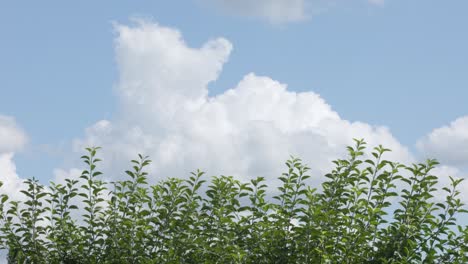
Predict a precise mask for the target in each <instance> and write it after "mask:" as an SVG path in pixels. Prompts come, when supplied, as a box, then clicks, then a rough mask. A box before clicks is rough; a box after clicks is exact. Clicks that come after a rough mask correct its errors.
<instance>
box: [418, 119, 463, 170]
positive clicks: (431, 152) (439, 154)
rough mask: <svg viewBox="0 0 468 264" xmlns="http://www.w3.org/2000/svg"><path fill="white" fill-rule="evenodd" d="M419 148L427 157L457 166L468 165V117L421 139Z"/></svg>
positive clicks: (435, 130) (437, 129)
mask: <svg viewBox="0 0 468 264" xmlns="http://www.w3.org/2000/svg"><path fill="white" fill-rule="evenodd" d="M416 146H417V148H418V149H419V150H420V151H421V152H422V153H423V154H424V155H425V156H430V157H433V158H437V159H438V160H440V161H441V162H443V163H446V164H449V165H455V166H467V165H468V116H464V117H460V118H458V119H456V120H455V121H453V122H451V123H450V125H448V126H443V127H440V128H436V129H434V130H433V131H432V132H431V133H429V134H428V135H426V136H425V137H423V138H422V139H420V140H419V141H418V142H417V144H416Z"/></svg>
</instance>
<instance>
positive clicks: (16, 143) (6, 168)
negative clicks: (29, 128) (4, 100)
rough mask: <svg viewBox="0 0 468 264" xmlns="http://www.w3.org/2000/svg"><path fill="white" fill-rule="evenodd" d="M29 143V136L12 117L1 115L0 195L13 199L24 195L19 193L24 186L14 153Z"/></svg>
mask: <svg viewBox="0 0 468 264" xmlns="http://www.w3.org/2000/svg"><path fill="white" fill-rule="evenodd" d="M26 142H27V136H26V134H25V133H24V132H23V130H22V129H21V128H19V127H18V125H17V124H16V122H15V120H14V119H13V118H12V117H9V116H4V115H0V181H1V182H3V186H2V187H0V193H4V194H7V195H9V196H10V197H11V198H14V199H19V198H20V197H21V196H22V194H21V193H19V192H18V190H19V189H20V187H21V186H22V185H23V179H21V178H20V177H19V176H18V174H17V173H16V166H15V163H14V161H13V157H14V153H15V152H16V151H19V150H21V149H22V148H23V147H24V145H25V144H26Z"/></svg>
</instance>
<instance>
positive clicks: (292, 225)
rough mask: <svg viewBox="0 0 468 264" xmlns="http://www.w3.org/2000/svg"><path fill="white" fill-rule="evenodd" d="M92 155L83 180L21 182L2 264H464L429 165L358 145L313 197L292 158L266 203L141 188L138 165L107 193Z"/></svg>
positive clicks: (467, 232) (454, 205) (261, 193)
mask: <svg viewBox="0 0 468 264" xmlns="http://www.w3.org/2000/svg"><path fill="white" fill-rule="evenodd" d="M98 149H99V148H88V149H87V152H88V153H87V155H85V156H83V157H82V159H83V161H84V163H85V164H86V165H87V169H85V170H84V171H83V173H82V175H81V176H80V178H79V179H66V180H65V184H56V183H53V182H51V183H50V185H49V186H48V187H44V186H42V185H41V184H40V183H39V182H38V181H37V180H35V179H34V178H33V179H31V180H27V181H26V186H27V189H25V190H21V192H22V193H23V194H25V196H26V200H25V201H22V202H19V201H11V200H9V198H8V196H7V195H5V194H0V214H1V215H0V247H1V248H5V249H7V250H8V253H9V255H8V261H9V263H467V262H468V246H467V245H468V227H466V226H461V225H460V224H458V223H457V219H456V217H457V215H458V214H459V213H466V212H467V211H466V210H465V209H464V204H463V203H462V202H461V200H460V198H459V195H460V191H458V189H457V187H458V186H459V184H460V182H461V180H459V179H454V178H450V180H451V184H450V186H447V187H444V188H443V189H442V190H438V189H437V187H436V184H437V182H438V178H437V176H434V175H432V174H431V171H432V170H433V169H434V167H435V166H436V165H437V164H438V163H437V162H436V161H435V160H428V161H426V162H425V163H421V164H413V165H410V166H406V165H403V164H399V163H396V162H392V161H389V160H385V159H384V154H385V153H386V152H388V151H390V150H389V149H385V148H383V147H382V146H379V147H376V148H375V149H373V150H372V151H370V153H367V154H366V143H365V142H364V141H363V140H356V145H355V146H354V147H348V153H349V156H348V158H347V159H340V160H336V161H334V165H335V167H334V169H333V170H332V171H331V172H330V173H328V174H326V175H325V177H326V180H325V182H323V183H322V185H321V186H317V188H314V187H311V186H310V185H309V184H308V183H307V182H308V180H310V179H309V178H310V176H309V175H308V171H309V168H308V167H307V166H305V165H304V164H303V163H302V161H301V160H300V159H298V158H294V157H292V158H291V159H290V160H288V161H287V162H286V166H287V170H286V172H285V173H283V174H282V175H281V176H280V177H279V181H280V182H281V184H280V186H279V187H278V188H277V190H275V191H272V190H271V189H268V186H267V183H266V181H265V178H263V177H258V178H256V179H252V180H250V182H241V181H239V180H236V179H235V178H234V177H232V176H219V177H212V178H211V179H210V180H209V182H206V180H204V173H203V172H201V171H197V172H194V173H192V174H191V176H190V177H189V178H188V179H178V178H169V179H166V180H163V181H161V182H159V183H158V184H156V185H152V186H149V185H148V183H147V178H148V173H147V172H146V171H145V169H146V167H147V166H148V165H149V164H150V162H151V161H150V160H149V159H148V157H144V156H141V155H139V156H138V159H137V160H132V161H131V164H132V166H131V167H132V169H131V170H128V171H126V174H127V176H128V179H127V180H124V181H116V182H106V181H104V180H103V179H102V175H101V174H102V173H101V172H99V171H98V170H97V164H98V163H99V161H100V160H99V159H98V158H96V155H97V151H98ZM1 184H2V183H1V182H0V186H1ZM269 191H270V192H271V193H272V194H273V195H272V196H271V197H270V196H268V192H269ZM440 191H443V192H445V193H446V196H445V200H444V201H440V199H441V197H435V195H436V193H440ZM439 196H440V194H439Z"/></svg>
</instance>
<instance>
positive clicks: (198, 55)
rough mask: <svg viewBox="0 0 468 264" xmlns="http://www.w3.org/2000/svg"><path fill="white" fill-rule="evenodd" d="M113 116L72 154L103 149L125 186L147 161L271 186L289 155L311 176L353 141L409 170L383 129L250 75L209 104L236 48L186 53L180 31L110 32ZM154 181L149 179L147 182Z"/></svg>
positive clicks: (171, 170)
mask: <svg viewBox="0 0 468 264" xmlns="http://www.w3.org/2000/svg"><path fill="white" fill-rule="evenodd" d="M116 31H117V38H116V56H117V61H118V64H119V71H120V78H119V81H118V84H117V94H118V98H119V101H120V110H119V116H118V117H116V118H115V119H114V120H101V121H99V122H97V123H96V124H94V125H93V126H91V127H89V128H87V129H86V136H85V137H84V138H81V139H76V140H75V141H74V148H75V151H77V152H81V151H82V149H83V148H84V147H86V146H92V145H94V146H102V147H103V152H102V155H103V158H104V162H103V167H102V169H103V170H104V171H109V172H111V173H110V175H112V176H111V177H120V176H119V175H122V176H123V173H121V174H118V173H117V172H118V171H123V170H124V168H125V167H126V166H128V165H129V162H128V161H129V160H130V159H132V158H134V157H135V156H136V154H137V153H142V154H145V155H150V156H151V158H152V159H153V161H154V162H153V165H152V167H151V171H152V172H153V174H152V175H157V176H156V178H157V179H161V178H164V177H168V176H177V177H184V176H186V175H189V172H190V171H192V170H195V169H197V168H200V169H203V170H206V171H208V172H209V174H210V175H218V174H229V175H236V176H238V177H244V179H245V180H247V179H248V178H251V177H255V176H265V177H267V179H270V180H271V179H275V178H276V177H277V176H278V175H280V173H281V172H282V171H283V169H284V168H283V167H284V166H283V164H284V161H285V160H286V159H287V158H288V157H289V155H296V156H299V157H301V158H303V159H304V161H305V162H307V163H308V164H309V165H310V166H312V167H313V169H314V170H313V171H312V173H313V174H314V176H316V175H317V174H322V173H323V172H325V171H326V170H328V169H329V166H330V165H331V162H330V161H331V160H332V159H335V158H338V157H342V156H344V154H345V146H346V145H348V144H352V143H353V142H352V138H361V137H363V138H365V139H366V140H367V141H368V143H370V145H376V144H384V145H385V146H386V147H389V148H392V149H393V152H392V153H391V154H390V155H389V158H394V159H396V160H400V161H409V160H412V157H411V154H410V153H409V152H408V150H407V149H406V148H405V147H404V146H402V145H401V144H400V143H399V142H398V141H397V140H396V139H395V138H394V137H393V136H392V134H391V133H390V131H389V130H388V129H387V128H386V127H376V126H372V125H369V124H366V123H362V122H349V121H347V120H344V119H342V118H340V116H339V115H338V113H336V112H335V111H334V110H333V109H332V108H331V107H330V105H328V104H327V103H326V102H325V100H324V99H323V98H321V97H320V95H318V94H316V93H314V92H301V93H297V92H294V91H291V90H289V89H288V87H287V86H286V85H285V84H282V83H280V82H278V81H275V80H273V79H271V78H269V77H265V76H258V75H256V74H254V73H249V74H247V75H246V76H245V77H244V78H243V79H242V80H241V81H240V82H239V83H238V84H237V85H236V87H233V88H231V89H228V90H226V91H225V92H224V93H222V94H219V95H217V96H209V95H208V88H207V86H208V84H209V83H210V82H212V81H214V80H216V79H217V78H218V76H219V74H220V72H221V69H222V66H223V64H224V63H225V62H226V61H227V60H228V57H229V54H230V51H231V49H232V45H231V43H230V42H228V41H227V40H225V39H222V38H219V39H214V40H210V41H208V42H207V43H206V44H204V45H203V46H202V47H199V48H192V47H189V46H188V45H187V44H186V43H185V42H184V40H183V38H182V36H181V33H180V32H179V31H177V30H176V29H172V28H167V27H163V26H160V25H157V24H154V23H150V22H147V21H139V22H137V25H135V26H126V25H116ZM153 177H154V176H153Z"/></svg>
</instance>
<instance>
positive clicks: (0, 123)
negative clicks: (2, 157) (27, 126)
mask: <svg viewBox="0 0 468 264" xmlns="http://www.w3.org/2000/svg"><path fill="white" fill-rule="evenodd" d="M26 141H27V137H26V134H25V133H24V132H23V131H22V130H21V129H20V128H19V127H18V125H17V124H16V122H15V120H14V119H13V118H12V117H9V116H4V115H0V153H6V152H15V151H17V150H20V149H21V148H22V147H23V146H24V145H25V144H26Z"/></svg>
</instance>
